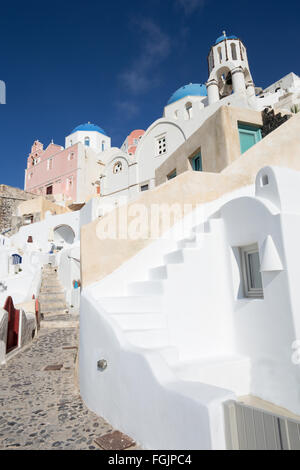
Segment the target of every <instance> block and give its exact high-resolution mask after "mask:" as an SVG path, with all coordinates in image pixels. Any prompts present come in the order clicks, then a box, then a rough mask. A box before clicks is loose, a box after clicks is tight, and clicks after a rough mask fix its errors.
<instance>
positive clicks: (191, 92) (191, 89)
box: [168, 83, 207, 104]
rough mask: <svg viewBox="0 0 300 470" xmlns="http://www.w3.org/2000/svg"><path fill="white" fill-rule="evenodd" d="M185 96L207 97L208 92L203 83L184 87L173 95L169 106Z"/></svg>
mask: <svg viewBox="0 0 300 470" xmlns="http://www.w3.org/2000/svg"><path fill="white" fill-rule="evenodd" d="M185 96H207V90H206V86H205V85H201V83H190V84H189V85H184V86H182V87H181V88H179V89H178V90H176V91H175V93H173V95H172V96H171V98H170V99H169V101H168V104H172V103H175V101H178V100H181V98H184V97H185Z"/></svg>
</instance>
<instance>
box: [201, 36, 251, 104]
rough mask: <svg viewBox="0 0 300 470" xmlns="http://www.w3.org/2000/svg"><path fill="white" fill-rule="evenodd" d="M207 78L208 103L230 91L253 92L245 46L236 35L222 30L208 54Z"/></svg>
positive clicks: (217, 99) (228, 93)
mask: <svg viewBox="0 0 300 470" xmlns="http://www.w3.org/2000/svg"><path fill="white" fill-rule="evenodd" d="M208 71H209V78H208V81H207V83H206V87H207V95H208V103H209V104H212V103H215V102H216V101H219V99H221V98H224V97H225V96H228V95H230V94H231V93H232V92H233V93H237V92H242V91H245V92H246V91H247V94H248V95H249V96H252V95H254V94H255V88H254V83H253V80H252V77H251V74H250V69H249V64H248V58H247V51H246V47H245V46H244V44H243V43H242V41H241V40H240V39H238V38H237V37H236V36H227V35H226V32H225V31H223V35H222V36H220V37H219V38H218V39H217V40H216V43H215V45H214V46H212V47H211V49H210V52H209V54H208Z"/></svg>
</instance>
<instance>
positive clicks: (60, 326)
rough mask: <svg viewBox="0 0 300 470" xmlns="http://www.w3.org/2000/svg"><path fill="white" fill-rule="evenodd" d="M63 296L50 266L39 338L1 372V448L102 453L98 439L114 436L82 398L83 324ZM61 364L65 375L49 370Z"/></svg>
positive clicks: (46, 271) (46, 272) (45, 274)
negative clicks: (80, 356)
mask: <svg viewBox="0 0 300 470" xmlns="http://www.w3.org/2000/svg"><path fill="white" fill-rule="evenodd" d="M45 294H48V295H45ZM61 294H62V289H61V286H60V285H59V283H58V281H57V277H56V272H55V271H54V268H50V267H48V266H47V267H45V268H44V271H43V281H42V287H41V299H42V301H41V305H42V311H44V320H43V321H42V324H41V329H40V331H39V334H38V336H37V337H36V338H35V339H34V340H33V342H32V343H31V344H30V345H29V346H28V347H27V348H25V349H24V350H22V351H20V352H19V353H18V354H16V355H15V356H14V357H12V358H11V359H9V360H8V361H7V364H6V365H5V366H2V367H1V368H0V449H78V450H79V449H85V450H88V449H91V450H93V449H99V448H98V447H97V445H96V444H95V443H94V439H95V438H97V437H99V436H100V435H103V434H106V433H107V432H110V431H112V427H111V426H110V425H109V424H108V423H107V422H106V421H104V420H103V419H102V418H99V417H97V416H96V415H95V414H94V413H92V412H91V411H89V410H88V409H87V408H86V406H85V405H84V403H83V401H82V399H81V397H80V395H79V390H78V388H77V385H76V381H75V361H76V357H77V353H78V349H77V347H78V321H77V320H78V319H77V318H76V317H75V318H74V316H73V315H70V314H68V313H67V311H66V310H65V308H66V306H65V304H64V302H65V300H64V298H63V297H62V295H61ZM59 302H60V304H59ZM50 304H52V305H50ZM50 307H51V308H50ZM51 319H53V323H52V325H51ZM70 325H71V326H70ZM64 348H67V349H64ZM70 348H73V349H70ZM58 364H63V367H62V368H61V370H51V371H45V370H44V369H45V367H46V366H49V365H58Z"/></svg>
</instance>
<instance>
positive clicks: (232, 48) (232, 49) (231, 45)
mask: <svg viewBox="0 0 300 470" xmlns="http://www.w3.org/2000/svg"><path fill="white" fill-rule="evenodd" d="M230 47H231V57H232V60H237V53H236V45H235V44H234V43H233V42H232V43H231V44H230Z"/></svg>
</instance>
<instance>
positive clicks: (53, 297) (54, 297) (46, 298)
mask: <svg viewBox="0 0 300 470" xmlns="http://www.w3.org/2000/svg"><path fill="white" fill-rule="evenodd" d="M39 301H40V303H41V302H53V301H54V302H55V301H56V302H64V301H65V295H64V293H63V292H62V293H60V294H58V293H57V292H54V293H53V294H52V293H49V292H46V293H42V294H41V293H40V294H39Z"/></svg>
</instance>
